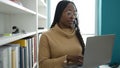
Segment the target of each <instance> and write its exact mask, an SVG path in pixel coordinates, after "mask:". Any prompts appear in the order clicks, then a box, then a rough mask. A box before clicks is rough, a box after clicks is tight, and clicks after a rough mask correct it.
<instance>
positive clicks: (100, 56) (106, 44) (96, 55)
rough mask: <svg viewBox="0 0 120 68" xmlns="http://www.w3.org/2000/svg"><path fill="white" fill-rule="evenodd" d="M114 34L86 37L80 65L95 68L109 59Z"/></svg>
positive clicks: (83, 67) (85, 67)
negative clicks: (82, 59)
mask: <svg viewBox="0 0 120 68" xmlns="http://www.w3.org/2000/svg"><path fill="white" fill-rule="evenodd" d="M114 38H115V35H101V36H93V37H88V38H87V40H86V48H85V54H84V61H83V65H82V67H78V68H96V67H98V66H100V65H103V64H107V63H109V62H110V61H111V56H112V48H113V45H114Z"/></svg>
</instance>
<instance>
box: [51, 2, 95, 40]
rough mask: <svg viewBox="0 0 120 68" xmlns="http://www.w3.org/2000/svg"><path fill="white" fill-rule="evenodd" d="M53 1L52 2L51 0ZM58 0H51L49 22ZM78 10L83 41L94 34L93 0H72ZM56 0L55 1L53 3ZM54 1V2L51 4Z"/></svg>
mask: <svg viewBox="0 0 120 68" xmlns="http://www.w3.org/2000/svg"><path fill="white" fill-rule="evenodd" d="M53 1H54V2H53ZM59 1H60V0H51V22H52V20H53V17H54V12H55V8H56V5H57V3H58V2H59ZM72 1H73V2H74V3H75V5H76V7H77V10H78V15H79V17H78V18H79V27H80V31H81V34H82V36H83V39H84V41H85V42H86V38H87V37H89V36H94V35H95V3H96V2H95V0H72ZM55 2H56V3H55ZM53 3H54V4H53Z"/></svg>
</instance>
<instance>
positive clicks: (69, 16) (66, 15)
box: [59, 3, 77, 28]
mask: <svg viewBox="0 0 120 68" xmlns="http://www.w3.org/2000/svg"><path fill="white" fill-rule="evenodd" d="M76 15H77V12H76V8H75V6H74V5H73V4H72V3H69V4H68V5H67V7H66V8H65V9H64V11H63V13H62V16H61V18H60V22H59V26H60V27H61V28H71V27H72V26H73V23H74V21H75V18H76Z"/></svg>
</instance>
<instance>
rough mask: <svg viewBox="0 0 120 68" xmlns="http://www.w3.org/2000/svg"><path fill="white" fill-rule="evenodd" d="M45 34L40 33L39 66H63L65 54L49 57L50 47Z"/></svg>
mask: <svg viewBox="0 0 120 68" xmlns="http://www.w3.org/2000/svg"><path fill="white" fill-rule="evenodd" d="M48 41H49V40H48V39H47V37H46V35H45V34H42V36H41V38H40V44H39V57H38V58H39V67H40V68H63V67H62V66H63V64H64V61H65V60H66V56H61V57H58V58H54V59H51V58H50V47H49V43H48Z"/></svg>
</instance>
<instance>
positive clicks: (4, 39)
mask: <svg viewBox="0 0 120 68" xmlns="http://www.w3.org/2000/svg"><path fill="white" fill-rule="evenodd" d="M35 34H36V32H30V33H27V34H16V35H12V36H4V37H0V46H2V45H4V44H7V43H10V42H13V41H16V40H19V39H22V38H25V37H29V36H32V35H35Z"/></svg>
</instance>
